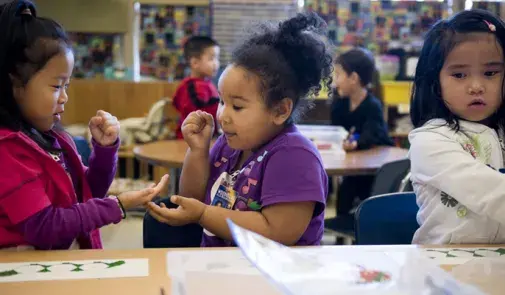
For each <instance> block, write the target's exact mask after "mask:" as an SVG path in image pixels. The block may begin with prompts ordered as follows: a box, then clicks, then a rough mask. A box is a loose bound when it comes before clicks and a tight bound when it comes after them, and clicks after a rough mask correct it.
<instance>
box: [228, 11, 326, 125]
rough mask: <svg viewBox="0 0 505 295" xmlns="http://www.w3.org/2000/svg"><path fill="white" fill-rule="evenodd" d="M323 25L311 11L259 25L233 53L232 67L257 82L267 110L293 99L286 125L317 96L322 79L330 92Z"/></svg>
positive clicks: (324, 25) (322, 21)
mask: <svg viewBox="0 0 505 295" xmlns="http://www.w3.org/2000/svg"><path fill="white" fill-rule="evenodd" d="M325 29H326V23H325V22H324V20H322V19H321V18H320V17H319V16H318V15H317V14H315V13H313V12H307V13H299V14H298V15H296V16H295V17H293V18H290V19H288V20H286V21H283V22H280V23H278V24H277V25H274V24H272V23H262V24H260V25H258V26H254V27H253V28H252V32H251V33H250V35H248V38H247V39H246V40H245V42H243V43H242V44H241V45H239V46H238V47H237V48H235V50H234V51H233V53H232V59H231V62H232V64H233V65H235V66H238V67H242V68H244V69H246V70H247V71H249V72H251V73H253V74H255V75H256V76H258V77H259V79H260V81H261V82H260V91H261V94H262V96H263V97H264V99H265V103H266V105H267V106H268V107H270V108H271V107H274V106H275V105H276V104H277V103H279V102H280V101H281V100H282V99H284V98H290V99H291V100H293V112H292V114H291V117H290V118H289V119H288V120H287V121H286V123H287V124H290V123H293V122H294V121H296V120H297V119H298V118H299V116H300V114H301V113H303V110H302V109H303V106H307V105H308V103H307V101H306V100H305V98H307V97H308V96H312V95H317V94H318V93H319V91H320V90H321V87H322V86H321V80H322V81H323V82H324V84H325V86H326V87H327V88H328V89H330V86H331V72H332V70H333V65H332V58H331V53H330V51H329V50H328V48H327V46H326V44H325V42H324V41H323V39H322V38H321V36H323V35H324V34H325Z"/></svg>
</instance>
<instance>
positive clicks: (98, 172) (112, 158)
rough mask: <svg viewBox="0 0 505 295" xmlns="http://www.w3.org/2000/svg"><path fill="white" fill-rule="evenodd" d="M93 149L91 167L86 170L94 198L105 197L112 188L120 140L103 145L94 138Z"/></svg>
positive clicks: (90, 159)
mask: <svg viewBox="0 0 505 295" xmlns="http://www.w3.org/2000/svg"><path fill="white" fill-rule="evenodd" d="M92 144H93V151H92V152H91V155H90V157H89V167H88V169H87V170H86V180H87V181H88V184H89V187H90V188H91V195H92V196H93V197H94V198H103V197H105V196H106V194H107V191H108V190H109V188H110V185H111V183H112V181H113V180H114V175H115V174H116V168H117V151H118V149H119V140H117V141H116V143H115V144H114V145H112V146H107V147H104V146H101V145H100V144H98V143H97V142H96V141H95V140H94V139H93V140H92Z"/></svg>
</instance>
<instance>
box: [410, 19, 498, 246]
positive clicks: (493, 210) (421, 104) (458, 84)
mask: <svg viewBox="0 0 505 295" xmlns="http://www.w3.org/2000/svg"><path fill="white" fill-rule="evenodd" d="M504 44H505V23H504V22H503V21H502V20H501V19H500V18H499V17H497V16H495V15H493V14H491V13H489V12H486V11H483V10H469V11H462V12H460V13H458V14H456V15H454V16H453V17H451V18H450V19H448V20H443V21H440V22H438V23H437V24H436V25H435V26H433V27H432V28H431V30H430V31H429V32H428V33H427V35H426V40H425V42H424V46H423V49H422V50H421V55H420V57H419V63H418V65H417V69H416V75H415V78H414V88H413V92H412V100H411V109H410V115H411V119H412V123H413V125H414V127H415V128H416V129H414V130H413V131H412V132H411V133H410V134H409V140H410V144H411V146H410V153H409V157H410V162H411V173H412V176H411V180H412V184H413V187H414V191H415V193H416V198H417V204H418V205H419V213H418V215H417V220H418V222H419V224H420V228H419V229H418V230H417V231H416V233H415V235H414V238H413V243H415V244H495V243H496V244H503V243H505V174H504V173H505V169H504V164H505V163H504V160H503V159H504V155H505V145H504V140H505V136H504V131H505V129H504V128H505V104H504V93H503V91H504V90H503V79H504V70H505V69H504V61H505V60H504Z"/></svg>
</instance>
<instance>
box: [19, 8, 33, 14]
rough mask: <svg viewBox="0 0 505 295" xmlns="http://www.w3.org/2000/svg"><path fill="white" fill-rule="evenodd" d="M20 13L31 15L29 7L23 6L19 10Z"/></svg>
mask: <svg viewBox="0 0 505 295" xmlns="http://www.w3.org/2000/svg"><path fill="white" fill-rule="evenodd" d="M20 14H21V15H23V14H24V15H32V11H31V10H30V8H25V9H24V10H23V11H21V13H20Z"/></svg>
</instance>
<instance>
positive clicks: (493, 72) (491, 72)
mask: <svg viewBox="0 0 505 295" xmlns="http://www.w3.org/2000/svg"><path fill="white" fill-rule="evenodd" d="M499 72H500V71H487V72H485V73H484V75H485V76H488V77H493V76H494V75H496V74H498V73H499Z"/></svg>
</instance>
